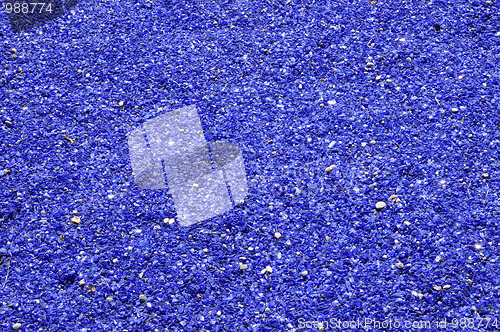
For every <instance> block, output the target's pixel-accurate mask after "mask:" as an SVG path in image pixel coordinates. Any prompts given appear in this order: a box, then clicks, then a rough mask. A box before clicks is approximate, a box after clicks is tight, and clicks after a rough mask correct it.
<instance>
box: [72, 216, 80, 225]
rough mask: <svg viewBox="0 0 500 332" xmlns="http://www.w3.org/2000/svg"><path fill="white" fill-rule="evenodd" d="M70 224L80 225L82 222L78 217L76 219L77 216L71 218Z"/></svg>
mask: <svg viewBox="0 0 500 332" xmlns="http://www.w3.org/2000/svg"><path fill="white" fill-rule="evenodd" d="M71 222H72V223H73V224H79V223H81V222H82V220H81V219H80V217H78V216H74V217H73V218H71Z"/></svg>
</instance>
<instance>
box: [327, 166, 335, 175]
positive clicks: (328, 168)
mask: <svg viewBox="0 0 500 332" xmlns="http://www.w3.org/2000/svg"><path fill="white" fill-rule="evenodd" d="M335 167H337V166H336V165H330V166H328V167H327V168H325V172H327V173H328V172H331V171H332V170H333V169H334V168H335Z"/></svg>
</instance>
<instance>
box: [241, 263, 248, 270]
mask: <svg viewBox="0 0 500 332" xmlns="http://www.w3.org/2000/svg"><path fill="white" fill-rule="evenodd" d="M246 269H248V265H247V264H241V265H240V270H246Z"/></svg>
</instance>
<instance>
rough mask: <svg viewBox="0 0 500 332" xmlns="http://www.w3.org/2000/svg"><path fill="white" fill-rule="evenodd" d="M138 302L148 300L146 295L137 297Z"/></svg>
mask: <svg viewBox="0 0 500 332" xmlns="http://www.w3.org/2000/svg"><path fill="white" fill-rule="evenodd" d="M139 300H141V301H143V302H145V301H147V300H148V297H147V296H146V295H144V294H141V295H139Z"/></svg>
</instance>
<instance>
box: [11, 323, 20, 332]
mask: <svg viewBox="0 0 500 332" xmlns="http://www.w3.org/2000/svg"><path fill="white" fill-rule="evenodd" d="M12 328H13V329H14V330H16V331H17V330H19V329H20V328H21V323H15V324H13V325H12Z"/></svg>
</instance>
